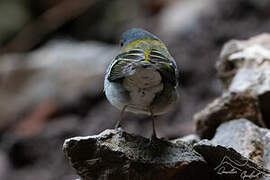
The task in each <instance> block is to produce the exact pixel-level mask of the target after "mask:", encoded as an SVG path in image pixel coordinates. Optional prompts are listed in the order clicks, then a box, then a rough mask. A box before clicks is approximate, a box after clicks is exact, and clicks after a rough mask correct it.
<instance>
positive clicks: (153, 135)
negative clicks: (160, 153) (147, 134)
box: [150, 108, 158, 141]
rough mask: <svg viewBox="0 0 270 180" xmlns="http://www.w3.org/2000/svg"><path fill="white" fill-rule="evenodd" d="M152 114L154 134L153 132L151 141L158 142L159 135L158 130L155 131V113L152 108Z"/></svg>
mask: <svg viewBox="0 0 270 180" xmlns="http://www.w3.org/2000/svg"><path fill="white" fill-rule="evenodd" d="M150 113H151V119H152V128H153V132H152V136H151V141H155V140H157V139H158V138H157V133H156V129H155V116H154V113H153V111H152V109H151V108H150Z"/></svg>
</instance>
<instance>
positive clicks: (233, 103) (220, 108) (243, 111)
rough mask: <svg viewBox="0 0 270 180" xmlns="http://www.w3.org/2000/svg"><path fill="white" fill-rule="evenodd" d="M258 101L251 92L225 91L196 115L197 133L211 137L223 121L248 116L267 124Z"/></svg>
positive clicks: (261, 123)
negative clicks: (263, 119)
mask: <svg viewBox="0 0 270 180" xmlns="http://www.w3.org/2000/svg"><path fill="white" fill-rule="evenodd" d="M257 101H258V100H257V98H256V97H255V96H254V95H252V94H251V93H224V94H223V95H222V96H221V97H219V98H217V99H216V100H215V101H213V102H212V103H210V104H209V105H208V106H207V107H206V108H205V109H203V110H202V111H201V112H199V113H197V114H195V115H194V120H195V121H196V122H197V124H196V131H197V133H198V134H199V135H200V136H201V137H202V138H208V139H210V138H212V137H213V136H214V134H215V131H216V128H217V127H218V126H219V125H220V124H221V123H223V122H225V121H229V120H232V119H238V118H246V119H248V120H250V121H252V122H254V123H255V124H257V125H259V126H265V125H264V122H263V121H262V115H261V111H260V108H259V104H258V102H257Z"/></svg>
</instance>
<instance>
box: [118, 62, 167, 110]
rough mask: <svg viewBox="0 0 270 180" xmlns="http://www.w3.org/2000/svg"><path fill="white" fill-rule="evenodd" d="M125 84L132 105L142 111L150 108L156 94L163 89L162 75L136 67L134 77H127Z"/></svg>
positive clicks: (150, 69) (151, 69)
mask: <svg viewBox="0 0 270 180" xmlns="http://www.w3.org/2000/svg"><path fill="white" fill-rule="evenodd" d="M123 83H124V87H125V88H126V89H127V90H128V91H129V92H130V93H129V95H130V98H131V104H132V105H134V106H137V107H138V108H140V109H145V108H148V107H149V105H150V104H151V102H152V101H153V99H154V98H155V94H156V93H157V92H160V91H162V89H163V83H162V82H161V76H160V73H159V72H157V71H156V70H155V69H153V68H143V67H141V66H139V67H136V71H135V73H134V74H133V75H130V76H127V77H125V79H124V82H123Z"/></svg>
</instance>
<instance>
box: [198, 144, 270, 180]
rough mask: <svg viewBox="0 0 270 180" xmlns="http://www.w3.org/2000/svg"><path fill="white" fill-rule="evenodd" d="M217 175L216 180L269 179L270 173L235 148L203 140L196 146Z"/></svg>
mask: <svg viewBox="0 0 270 180" xmlns="http://www.w3.org/2000/svg"><path fill="white" fill-rule="evenodd" d="M194 149H195V150H196V151H197V152H198V153H200V154H201V155H202V156H203V157H204V158H205V160H206V161H207V163H208V164H209V165H210V166H211V167H212V168H213V170H214V171H215V173H216V177H215V179H222V180H242V179H254V180H255V179H256V180H258V179H263V178H265V179H267V178H269V177H270V171H269V170H267V169H265V168H264V167H262V166H259V165H257V164H256V163H255V162H253V161H251V160H250V159H248V158H246V157H244V156H243V155H241V154H240V153H238V152H237V151H235V150H234V149H233V148H231V147H228V146H221V145H217V144H214V143H212V142H211V141H209V140H206V139H205V140H202V141H200V142H198V143H196V144H195V145H194Z"/></svg>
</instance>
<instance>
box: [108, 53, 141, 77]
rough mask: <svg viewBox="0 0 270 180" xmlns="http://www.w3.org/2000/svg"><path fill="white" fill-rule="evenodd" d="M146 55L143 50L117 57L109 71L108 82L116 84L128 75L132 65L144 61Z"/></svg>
mask: <svg viewBox="0 0 270 180" xmlns="http://www.w3.org/2000/svg"><path fill="white" fill-rule="evenodd" d="M144 54H145V52H144V51H143V50H141V49H132V50H130V51H127V52H123V53H121V54H119V55H118V56H116V57H115V59H114V60H113V61H112V63H111V65H110V68H109V69H108V72H107V73H108V80H109V81H110V82H115V81H118V80H121V79H122V78H123V77H125V76H126V75H128V73H130V71H131V70H132V69H130V68H132V63H133V62H136V61H141V60H142V59H144V58H145V56H144Z"/></svg>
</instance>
